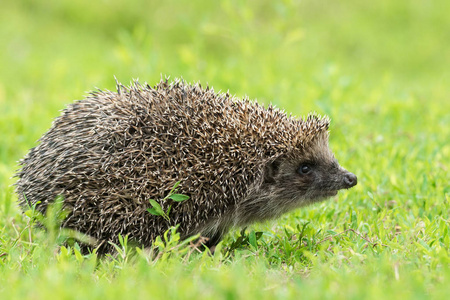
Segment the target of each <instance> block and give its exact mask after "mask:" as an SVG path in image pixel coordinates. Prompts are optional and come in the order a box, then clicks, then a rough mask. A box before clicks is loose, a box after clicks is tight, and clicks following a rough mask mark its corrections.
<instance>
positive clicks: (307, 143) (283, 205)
mask: <svg viewBox="0 0 450 300" xmlns="http://www.w3.org/2000/svg"><path fill="white" fill-rule="evenodd" d="M328 122H329V121H328V119H325V118H323V119H322V118H318V117H315V116H312V117H309V118H308V119H307V120H306V121H304V123H305V126H304V127H303V130H302V131H301V135H300V137H299V139H298V141H299V142H298V143H296V145H295V147H293V148H291V149H287V150H286V151H284V152H283V153H281V154H278V155H276V156H275V157H272V158H270V159H268V160H267V162H266V163H265V164H264V171H263V172H262V173H263V174H264V175H263V178H262V179H261V181H260V184H259V185H258V187H256V188H255V190H254V193H253V197H252V198H253V199H248V200H250V201H248V202H246V203H243V205H242V207H243V208H244V209H243V211H246V210H247V213H249V214H250V215H252V214H254V215H257V216H256V217H255V216H253V215H252V216H250V215H249V216H247V217H250V218H249V219H248V220H250V219H253V220H261V219H268V218H273V217H278V216H280V215H281V214H283V213H286V212H288V211H290V210H292V209H295V208H298V207H301V206H304V205H307V204H310V203H314V202H318V201H321V200H324V199H326V198H328V197H331V196H334V195H336V194H337V192H338V191H339V190H341V189H349V188H351V187H353V186H355V185H356V183H357V178H356V176H355V175H354V174H353V173H350V172H348V171H347V170H345V169H344V168H342V167H341V166H340V165H339V163H338V162H337V160H336V158H335V157H334V155H333V153H332V152H331V150H330V148H329V147H328V124H329V123H328ZM249 210H251V211H249Z"/></svg>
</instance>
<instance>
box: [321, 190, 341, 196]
mask: <svg viewBox="0 0 450 300" xmlns="http://www.w3.org/2000/svg"><path fill="white" fill-rule="evenodd" d="M337 193H338V191H337V190H332V191H324V192H323V196H324V197H333V196H336V195H337Z"/></svg>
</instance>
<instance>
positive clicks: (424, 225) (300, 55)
mask: <svg viewBox="0 0 450 300" xmlns="http://www.w3.org/2000/svg"><path fill="white" fill-rule="evenodd" d="M182 2H184V3H182ZM182 2H180V1H141V2H140V3H137V2H131V1H86V0H82V1H31V0H23V1H6V3H2V9H1V10H0V25H1V26H0V40H1V41H2V47H0V65H1V68H0V114H1V117H0V298H1V299H24V298H32V299H87V298H98V299H114V298H117V299H119V298H120V299H123V298H127V299H132V298H138V299H144V298H152V299H157V298H160V299H180V298H205V299H234V298H241V299H270V298H280V299H299V298H305V299H362V298H368V299H383V298H387V297H388V298H389V299H407V298H413V299H429V298H441V299H446V298H447V296H448V285H449V282H450V234H449V231H450V219H449V215H450V204H449V195H450V185H449V182H450V176H449V172H450V170H449V169H450V165H449V161H450V143H449V141H450V100H449V99H450V90H449V87H448V83H449V82H450V71H449V70H450V68H449V67H450V52H449V51H448V49H450V38H449V32H450V21H448V13H447V12H448V11H450V2H448V1H445V0H441V1H433V2H430V1H406V0H400V1H389V0H380V1H375V2H373V1H339V2H336V1H323V0H319V1H312V0H306V1H294V0H292V1H289V0H285V1H248V2H247V3H246V4H244V3H241V2H240V1H222V2H220V3H219V2H218V1H198V2H194V1H182ZM114 75H115V76H116V77H117V78H118V79H119V81H121V82H123V83H128V82H130V81H131V80H132V79H133V78H139V79H140V81H142V82H143V81H147V82H149V83H150V84H151V85H153V84H155V83H156V82H158V81H159V79H160V78H161V75H163V76H164V75H169V76H171V78H175V77H183V78H184V79H186V80H187V81H191V82H193V81H200V82H202V83H203V84H206V83H209V84H210V85H211V86H214V88H215V89H216V90H217V91H218V90H222V91H226V90H228V89H229V90H230V92H231V93H232V94H236V95H237V96H239V97H241V96H245V95H248V96H249V97H250V98H252V99H254V98H257V99H258V101H260V102H264V103H269V102H272V103H274V104H275V105H277V106H279V107H282V108H284V109H286V110H287V111H289V112H292V113H293V114H295V115H300V116H301V115H306V114H307V113H308V112H310V111H317V112H319V113H321V114H328V115H329V116H330V117H331V119H332V125H331V137H330V143H331V147H332V149H333V150H334V152H335V154H336V157H337V158H338V160H339V161H340V163H341V164H342V165H343V166H344V167H346V168H347V169H348V170H350V171H352V172H354V173H355V174H357V175H358V181H359V183H358V185H357V186H356V187H355V188H353V189H351V190H349V191H344V192H341V193H340V194H339V195H338V196H337V197H335V198H333V199H330V200H329V201H327V202H325V203H322V204H319V205H314V206H311V207H308V208H305V209H301V210H298V211H295V212H293V213H291V214H289V215H286V216H284V217H282V218H281V219H279V220H276V221H273V222H269V223H264V224H255V225H254V226H251V227H249V228H248V229H247V231H246V232H245V238H244V239H243V240H244V242H243V243H239V241H242V238H239V236H240V232H239V231H238V230H236V231H235V232H232V233H230V234H229V235H228V236H227V237H226V239H225V240H224V241H223V242H222V243H221V244H220V247H219V249H217V251H216V253H215V254H214V255H213V256H209V255H208V254H207V253H197V252H193V253H190V252H186V251H189V249H186V248H182V247H180V248H177V247H175V246H174V245H175V244H174V243H175V242H174V241H171V242H170V243H168V245H165V246H164V247H165V248H164V250H163V251H162V252H161V253H164V255H162V256H159V257H158V259H150V258H149V256H148V255H145V254H144V253H140V254H139V253H138V254H134V255H133V254H130V253H128V252H126V253H123V255H119V256H117V257H115V258H111V257H109V258H104V259H98V258H97V257H96V256H95V255H91V256H82V255H81V254H80V253H79V252H78V251H77V250H76V249H75V250H74V249H70V250H68V249H66V248H62V249H61V248H59V247H58V243H57V241H58V238H57V236H56V233H55V232H54V231H52V230H50V231H49V232H47V233H45V232H43V231H42V230H40V229H37V228H33V227H32V226H30V219H29V218H28V217H27V216H24V215H23V214H22V213H21V212H20V210H19V208H18V206H17V204H16V200H17V196H16V195H15V194H14V191H13V188H12V187H11V184H13V183H14V179H11V176H12V175H13V174H14V172H15V170H16V169H17V163H16V162H17V160H19V159H20V158H21V157H23V156H24V155H25V154H26V152H27V150H28V149H29V148H31V147H33V146H34V145H35V144H36V140H37V139H38V138H39V137H40V136H41V135H42V134H43V133H44V132H45V131H46V130H47V129H48V128H49V127H50V125H51V121H52V119H53V118H54V117H56V116H57V115H58V114H59V110H60V109H62V108H63V107H64V105H65V104H67V103H70V102H72V101H73V100H75V99H81V98H82V97H83V96H84V95H85V94H86V91H89V90H92V89H95V88H96V87H99V88H102V89H103V88H108V89H114V84H115V81H114V77H113V76H114ZM257 232H263V234H262V236H261V237H260V238H259V239H256V236H257V234H256V233H257ZM160 247H163V243H161V244H160ZM174 247H175V248H174ZM172 248H174V249H172ZM128 250H129V249H128ZM128 250H127V251H128Z"/></svg>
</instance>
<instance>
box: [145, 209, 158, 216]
mask: <svg viewBox="0 0 450 300" xmlns="http://www.w3.org/2000/svg"><path fill="white" fill-rule="evenodd" d="M147 211H148V212H149V213H151V214H152V215H155V216H160V214H159V213H158V212H157V211H156V209H154V208H147Z"/></svg>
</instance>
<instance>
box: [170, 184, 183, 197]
mask: <svg viewBox="0 0 450 300" xmlns="http://www.w3.org/2000/svg"><path fill="white" fill-rule="evenodd" d="M180 182H181V181H177V182H176V183H175V184H174V185H173V188H172V189H171V190H170V192H169V195H172V194H173V193H175V192H176V191H177V188H178V186H179V185H180Z"/></svg>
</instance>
